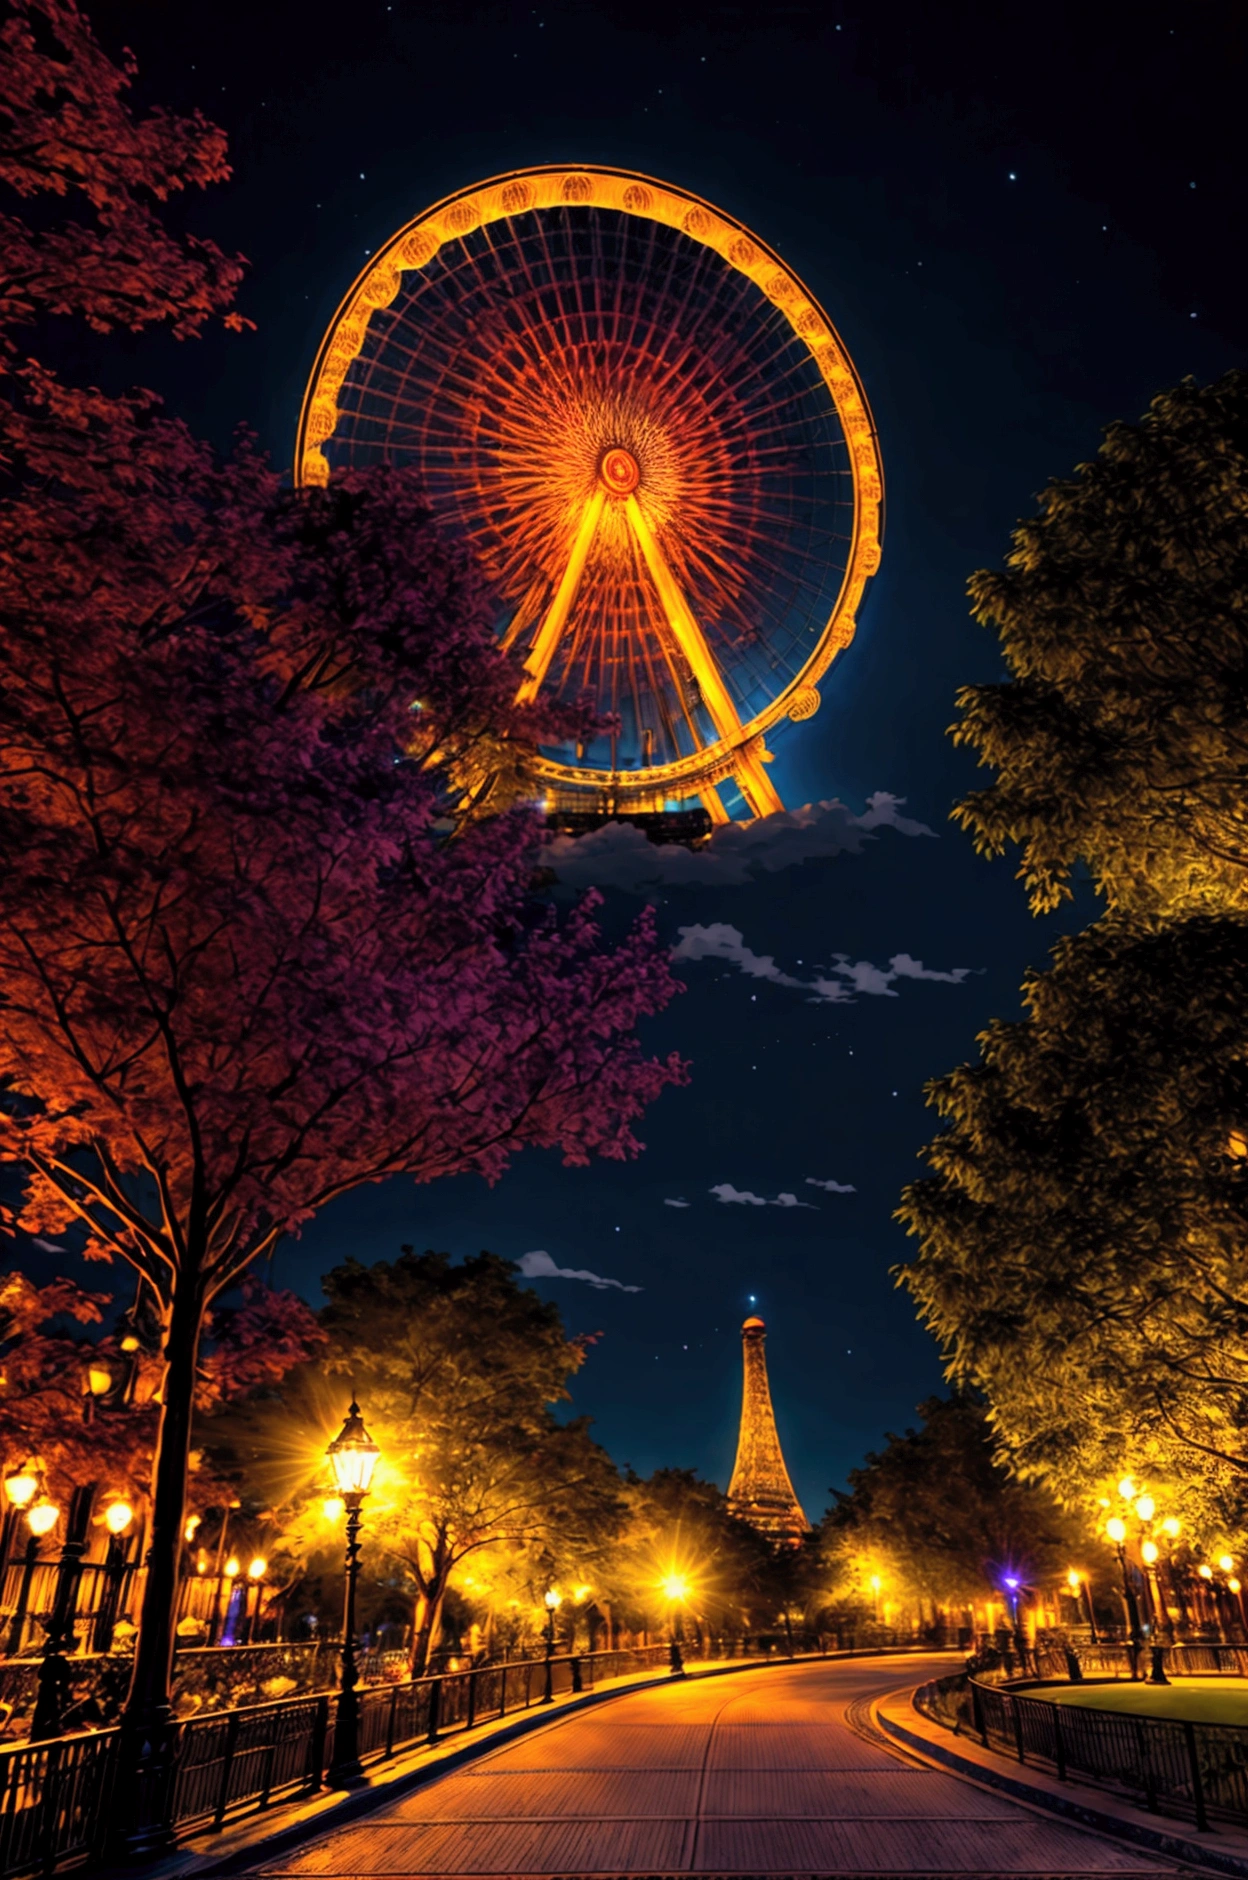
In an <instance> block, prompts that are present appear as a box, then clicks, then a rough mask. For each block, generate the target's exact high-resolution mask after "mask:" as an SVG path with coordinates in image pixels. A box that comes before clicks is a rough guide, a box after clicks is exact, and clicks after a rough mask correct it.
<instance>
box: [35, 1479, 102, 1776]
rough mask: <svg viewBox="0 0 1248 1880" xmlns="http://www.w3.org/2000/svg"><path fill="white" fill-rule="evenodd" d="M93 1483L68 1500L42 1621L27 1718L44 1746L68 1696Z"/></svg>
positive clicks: (55, 1729)
mask: <svg viewBox="0 0 1248 1880" xmlns="http://www.w3.org/2000/svg"><path fill="white" fill-rule="evenodd" d="M95 1489H96V1485H95V1483H94V1482H84V1483H83V1484H82V1486H81V1487H79V1488H76V1489H75V1490H74V1492H73V1495H72V1496H71V1498H70V1503H69V1518H68V1520H67V1521H66V1524H65V1545H64V1546H63V1547H62V1549H61V1558H60V1561H59V1563H58V1566H57V1570H56V1594H55V1597H54V1599H53V1602H52V1616H51V1618H50V1619H48V1620H47V1621H46V1625H47V1639H46V1642H45V1644H44V1647H43V1660H42V1662H41V1664H40V1666H39V1688H38V1693H37V1695H36V1697H35V1713H34V1716H33V1717H32V1719H31V1725H30V1740H31V1742H32V1743H46V1742H47V1741H48V1739H49V1738H50V1737H54V1736H59V1735H60V1734H61V1729H62V1727H63V1726H62V1719H63V1717H64V1712H65V1701H66V1699H67V1698H68V1696H69V1665H68V1664H67V1663H66V1659H67V1656H68V1654H69V1653H70V1652H72V1651H73V1649H74V1613H75V1611H76V1609H77V1605H78V1582H79V1581H80V1580H81V1578H82V1556H83V1555H84V1554H85V1553H86V1551H87V1530H88V1528H89V1527H90V1525H91V1509H92V1507H93V1506H94V1503H95Z"/></svg>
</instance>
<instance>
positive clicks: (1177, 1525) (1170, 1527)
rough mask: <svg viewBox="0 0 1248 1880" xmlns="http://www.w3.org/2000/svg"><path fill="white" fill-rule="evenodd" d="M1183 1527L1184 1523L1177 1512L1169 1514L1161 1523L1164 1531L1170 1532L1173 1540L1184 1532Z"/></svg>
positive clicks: (1165, 1532)
mask: <svg viewBox="0 0 1248 1880" xmlns="http://www.w3.org/2000/svg"><path fill="white" fill-rule="evenodd" d="M1182 1529H1183V1523H1182V1522H1181V1521H1180V1520H1179V1517H1178V1515H1177V1514H1168V1515H1167V1516H1166V1518H1165V1520H1164V1521H1163V1522H1162V1524H1161V1531H1162V1533H1163V1534H1168V1535H1169V1536H1170V1538H1171V1540H1175V1539H1176V1538H1177V1536H1178V1535H1179V1534H1180V1533H1181V1532H1182Z"/></svg>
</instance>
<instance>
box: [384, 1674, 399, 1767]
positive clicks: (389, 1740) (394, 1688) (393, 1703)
mask: <svg viewBox="0 0 1248 1880" xmlns="http://www.w3.org/2000/svg"><path fill="white" fill-rule="evenodd" d="M398 1710H399V1687H398V1685H397V1684H392V1685H391V1687H390V1714H389V1716H388V1717H387V1718H386V1755H387V1756H393V1755H394V1725H395V1719H396V1717H397V1716H398Z"/></svg>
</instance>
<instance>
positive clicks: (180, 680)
mask: <svg viewBox="0 0 1248 1880" xmlns="http://www.w3.org/2000/svg"><path fill="white" fill-rule="evenodd" d="M6 30H7V32H8V38H7V40H6V42H5V43H6V46H7V49H8V63H7V66H6V68H5V69H6V77H5V79H4V84H5V86H6V88H7V89H6V90H5V92H4V94H3V96H2V97H0V176H2V177H3V180H5V181H7V183H8V185H9V189H10V193H11V194H12V195H15V196H16V198H17V201H18V204H19V206H20V204H21V201H22V199H24V198H30V197H32V196H35V195H38V194H40V193H42V194H44V195H48V194H51V195H53V196H60V197H66V196H68V197H71V198H72V199H73V200H74V202H75V203H76V204H78V205H79V208H80V211H81V213H80V218H79V219H78V220H76V221H74V222H73V223H72V225H70V226H69V227H68V229H67V230H66V231H63V232H62V233H60V234H58V233H57V232H56V231H55V230H53V231H45V230H43V229H42V227H41V226H37V225H36V224H35V223H32V222H28V221H27V220H26V219H25V218H24V217H23V216H21V215H17V214H10V215H8V216H7V217H6V219H5V220H4V221H3V223H0V272H2V273H5V274H6V275H9V274H11V275H12V276H13V278H14V279H15V280H17V282H18V283H19V286H18V289H17V290H15V291H16V298H15V299H14V301H13V302H12V306H11V310H10V318H11V319H13V320H24V319H26V318H27V317H28V310H29V312H31V313H33V314H40V313H66V312H76V313H79V314H81V315H82V316H83V317H84V318H85V319H86V320H87V321H88V322H89V323H90V324H91V325H93V326H96V327H99V328H103V329H107V328H109V327H111V326H115V325H118V324H121V325H127V326H138V325H143V324H145V323H146V322H148V321H154V320H160V319H164V320H166V321H167V322H170V323H171V324H172V326H173V328H174V330H175V331H177V332H180V333H188V334H189V333H192V332H195V331H197V330H198V329H199V327H200V326H201V325H202V324H203V322H204V320H205V319H207V318H208V317H209V316H210V315H214V314H216V313H219V312H221V311H222V310H223V309H224V308H225V307H227V306H228V302H229V296H230V293H231V291H232V289H233V287H234V285H235V283H236V281H237V278H238V275H237V265H236V264H235V263H232V262H227V261H225V260H224V259H223V258H222V257H220V256H219V255H218V254H217V253H216V251H215V250H212V249H211V248H210V247H209V246H207V245H205V244H203V243H201V242H199V241H197V240H194V239H192V238H183V239H179V238H175V237H172V236H170V237H167V238H166V237H165V236H162V235H160V234H158V233H157V232H156V231H157V230H158V228H159V222H158V219H157V218H155V211H154V210H152V208H151V206H150V205H151V202H152V201H155V202H159V201H161V200H163V199H164V198H165V197H167V196H168V195H169V193H170V192H171V191H174V190H178V189H184V188H187V187H189V186H191V185H195V186H198V185H201V184H203V183H205V182H208V181H211V180H215V179H217V178H219V177H220V176H221V175H223V174H224V156H223V150H224V146H223V141H222V138H221V134H220V132H219V131H217V130H216V129H215V128H214V127H212V126H210V125H208V124H207V123H206V122H205V121H204V120H202V119H200V118H197V117H196V118H184V119H172V118H169V117H168V116H166V115H162V114H153V115H152V116H149V117H148V118H146V119H142V120H138V119H135V118H134V117H133V115H132V114H131V113H130V111H129V108H128V106H127V104H126V100H125V97H124V89H125V85H126V83H127V82H128V74H127V73H126V72H124V71H121V70H119V69H118V68H115V67H112V66H111V65H110V64H109V62H108V61H107V60H106V59H105V58H104V56H103V54H102V53H101V52H100V51H99V49H98V47H96V45H95V43H94V41H93V39H92V37H91V34H90V31H89V28H88V27H87V26H86V24H85V22H84V21H83V20H82V18H81V16H80V15H79V14H78V13H77V12H76V11H75V9H74V8H73V7H72V6H70V5H68V4H62V3H60V0H19V4H18V6H17V8H16V11H15V13H14V14H13V16H12V18H11V20H10V24H9V27H8V28H7V29H6ZM149 199H150V200H149ZM58 244H59V245H58ZM75 283H76V285H75ZM110 283H111V287H110ZM4 346H5V348H6V350H5V353H4V357H3V370H4V371H5V373H6V374H7V385H8V388H9V390H10V392H11V394H12V395H11V397H9V398H8V399H7V400H5V401H0V454H2V456H3V461H4V464H5V468H6V474H7V483H6V486H5V490H4V500H3V508H2V509H0V610H2V611H3V617H4V621H5V629H6V630H5V640H4V647H3V656H2V657H3V665H2V668H0V681H2V689H0V748H2V750H3V761H2V762H0V861H2V863H3V866H2V867H0V997H2V1000H3V1004H2V1009H0V1082H2V1085H3V1088H4V1091H5V1102H4V1106H3V1114H2V1117H0V1122H2V1125H3V1130H2V1135H0V1150H2V1153H3V1155H4V1156H5V1157H7V1158H8V1159H10V1160H13V1161H16V1162H19V1163H21V1164H23V1165H24V1166H25V1168H26V1169H27V1170H28V1171H29V1172H30V1180H29V1184H28V1187H27V1191H26V1197H25V1203H24V1207H23V1209H22V1213H21V1217H20V1218H21V1222H22V1225H23V1226H25V1227H26V1228H27V1229H29V1230H30V1231H32V1232H34V1233H38V1234H56V1233H60V1232H62V1231H64V1230H66V1229H67V1228H69V1227H71V1226H72V1225H74V1224H77V1225H78V1226H80V1227H81V1228H82V1229H83V1230H85V1234H86V1252H87V1255H88V1257H90V1258H102V1259H121V1260H123V1261H126V1262H128V1263H129V1264H130V1265H131V1266H133V1267H134V1268H135V1269H136V1271H137V1272H138V1273H139V1274H140V1275H141V1276H142V1277H143V1279H144V1280H145V1281H146V1283H147V1285H148V1287H149V1288H150V1291H151V1295H152V1297H153V1299H154V1300H155V1301H156V1302H157V1304H158V1307H159V1310H160V1313H161V1315H162V1318H163V1323H164V1331H165V1342H164V1361H165V1367H166V1368H165V1374H164V1378H163V1383H162V1390H161V1426H160V1435H159V1441H158V1457H157V1464H156V1469H155V1476H154V1484H153V1525H152V1537H151V1548H150V1553H149V1557H148V1573H147V1579H146V1587H145V1594H144V1605H143V1612H142V1616H141V1624H140V1635H139V1642H138V1646H137V1650H136V1657H135V1668H134V1681H133V1684H132V1688H131V1693H130V1698H129V1701H128V1710H127V1719H128V1723H127V1727H128V1729H129V1730H130V1731H131V1732H132V1734H133V1736H134V1738H135V1740H136V1742H138V1743H140V1744H142V1745H144V1746H145V1748H144V1755H145V1756H148V1757H150V1758H152V1759H154V1760H155V1761H156V1762H157V1763H159V1762H160V1761H161V1759H162V1758H163V1757H164V1756H165V1755H166V1753H167V1750H168V1736H167V1732H166V1731H165V1730H164V1729H163V1727H162V1725H161V1720H162V1719H165V1720H167V1719H168V1716H169V1711H168V1692H169V1671H170V1660H171V1655H172V1648H173V1614H174V1604H175V1596H176V1581H177V1564H178V1557H179V1549H180V1546H181V1534H182V1522H183V1512H184V1504H185V1491H186V1468H187V1452H188V1444H189V1437H190V1428H191V1416H192V1408H193V1399H194V1382H195V1376H196V1369H197V1364H198V1348H199V1340H200V1334H201V1328H202V1326H203V1322H204V1316H205V1313H206V1312H207V1311H208V1309H209V1308H210V1306H211V1304H212V1302H213V1301H214V1300H216V1299H218V1298H220V1297H221V1296H222V1295H223V1294H224V1293H226V1292H227V1291H228V1290H229V1288H230V1287H232V1286H233V1285H234V1284H235V1283H236V1282H237V1280H238V1279H239V1278H240V1276H241V1275H242V1274H243V1273H244V1271H245V1270H246V1269H247V1267H248V1266H249V1265H250V1264H251V1262H253V1261H254V1260H255V1259H256V1258H257V1257H259V1256H262V1255H264V1254H266V1253H268V1252H269V1251H270V1250H271V1249H272V1247H273V1246H274V1244H275V1242H276V1241H277V1239H278V1238H279V1237H280V1236H281V1235H282V1234H285V1233H291V1232H295V1231H297V1230H298V1228H299V1226H300V1224H301V1223H302V1222H303V1221H306V1220H307V1219H308V1218H309V1217H310V1216H311V1215H312V1214H313V1213H314V1212H315V1211H316V1209H317V1208H319V1207H320V1206H322V1205H323V1204H324V1203H325V1202H326V1201H328V1200H330V1199H331V1198H333V1197H334V1196H336V1195H340V1194H343V1193H345V1192H347V1191H348V1190H349V1189H351V1188H353V1187H355V1186H357V1185H358V1184H360V1183H362V1182H367V1181H377V1180H381V1179H384V1178H385V1177H387V1176H389V1175H395V1174H407V1175H410V1176H412V1177H414V1178H415V1179H417V1180H421V1181H426V1180H430V1179H432V1178H433V1177H435V1176H437V1175H440V1174H446V1173H453V1172H457V1171H463V1170H468V1169H472V1170H476V1171H478V1172H480V1173H482V1174H484V1175H486V1176H487V1178H490V1179H493V1178H495V1177H497V1176H498V1175H499V1174H500V1173H501V1171H502V1169H503V1168H504V1167H505V1165H506V1163H507V1160H508V1158H509V1156H510V1155H511V1154H512V1153H513V1152H514V1151H515V1150H516V1149H518V1148H520V1147H521V1146H523V1145H525V1144H540V1145H543V1146H546V1147H550V1148H558V1149H559V1150H560V1151H561V1153H562V1154H563V1155H564V1156H565V1158H567V1159H568V1160H571V1161H578V1162H579V1161H585V1160H587V1159H588V1158H589V1157H590V1156H591V1155H593V1154H595V1153H601V1154H606V1155H610V1156H616V1157H623V1156H628V1155H631V1154H633V1153H635V1151H636V1149H637V1147H638V1144H637V1142H636V1140H635V1138H634V1135H633V1128H632V1126H633V1124H634V1122H635V1121H636V1119H637V1118H638V1116H639V1115H640V1113H641V1111H642V1109H643V1108H644V1106H645V1104H646V1103H648V1102H649V1101H650V1100H651V1099H652V1098H653V1097H655V1096H656V1095H657V1094H658V1092H659V1091H660V1090H661V1089H662V1087H663V1086H664V1085H665V1084H666V1083H668V1082H671V1081H673V1080H674V1079H678V1078H679V1077H680V1076H681V1075H682V1071H681V1069H680V1067H679V1065H678V1064H677V1063H676V1062H675V1061H674V1060H669V1061H668V1062H667V1063H657V1062H653V1061H648V1060H646V1059H644V1058H643V1057H642V1055H641V1052H640V1050H639V1047H638V1044H637V1041H636V1036H635V1025H636V1022H637V1020H638V1019H639V1018H641V1017H643V1016H645V1015H646V1014H649V1013H652V1012H655V1011H657V1010H659V1009H660V1008H661V1007H662V1006H663V1005H664V1004H665V1003H666V1002H667V1000H668V999H669V998H670V996H671V994H672V992H673V991H674V989H675V984H676V982H675V981H674V979H673V977H672V975H671V972H670V969H669V967H668V964H667V961H666V956H665V954H664V953H663V952H662V951H661V949H660V948H659V947H658V945H657V942H656V939H655V935H654V929H653V925H652V923H651V922H649V921H646V920H643V921H642V922H640V923H639V924H638V926H637V927H636V928H635V930H634V932H633V934H632V936H631V938H630V939H628V940H627V941H626V942H624V943H623V944H622V945H620V946H616V947H614V948H612V949H607V948H604V946H603V945H602V943H601V940H600V936H599V934H598V931H597V928H596V926H595V923H594V919H593V907H592V904H591V903H588V902H587V903H582V904H581V906H580V907H579V908H577V909H576V910H574V911H573V912H572V913H571V914H569V915H568V916H567V917H566V918H564V919H562V920H560V919H558V918H557V917H556V914H555V912H554V911H553V910H552V909H550V908H541V907H535V906H533V905H532V904H531V902H530V900H529V896H528V885H529V881H530V876H531V870H532V863H531V850H532V848H533V845H534V841H535V834H536V831H535V824H534V821H533V818H532V816H531V814H529V813H527V812H525V811H515V812H513V813H511V814H509V815H504V816H499V817H495V818H494V819H492V820H488V821H487V820H479V821H477V822H473V821H472V819H471V812H472V810H473V809H474V807H475V806H476V799H477V798H478V797H479V796H480V795H481V794H482V791H483V790H484V792H485V793H486V794H488V789H489V777H488V776H487V777H486V778H485V781H484V784H481V783H480V781H479V776H480V770H481V763H480V758H479V750H480V748H481V747H483V746H488V747H489V748H490V749H491V750H495V749H506V748H508V747H509V746H511V745H513V744H515V743H516V742H518V741H522V740H523V739H525V738H528V737H532V736H534V735H537V733H538V731H539V729H540V726H541V722H542V721H541V718H540V714H535V713H534V712H533V711H532V710H530V711H529V712H528V713H527V714H521V713H518V712H516V711H515V710H514V709H513V710H511V711H510V712H509V713H507V714H504V713H502V711H501V706H500V709H499V710H498V711H497V712H496V711H495V706H496V705H499V703H500V701H504V700H505V699H506V698H507V697H508V696H512V697H514V687H515V684H516V680H517V674H516V672H515V670H514V669H512V668H509V667H508V665H507V662H506V660H505V659H504V658H503V656H502V655H501V654H500V653H499V652H498V651H497V649H496V647H495V645H494V643H493V638H492V634H491V630H490V619H489V612H488V608H487V607H486V604H485V600H484V597H483V595H482V592H481V589H480V585H479V583H478V581H477V579H476V577H475V575H474V573H473V571H472V569H471V567H469V566H468V565H467V563H466V562H465V560H464V558H463V557H462V556H461V555H460V554H459V553H458V552H456V551H455V550H453V549H450V548H448V547H446V546H445V545H444V544H442V543H441V542H440V541H439V539H438V538H437V535H436V532H435V531H434V529H433V525H432V521H431V518H430V517H429V515H428V512H427V510H425V508H424V507H423V504H422V503H421V500H420V498H419V496H418V494H417V493H416V492H414V491H413V490H411V489H410V488H409V487H408V486H407V484H406V483H405V481H404V480H403V479H402V478H401V477H395V476H388V477H380V478H377V479H374V480H373V481H372V482H371V483H370V481H369V479H367V478H356V479H354V480H351V481H350V482H347V483H343V484H341V485H340V486H338V487H337V488H335V489H331V490H330V491H328V492H315V493H312V494H309V495H307V496H304V495H298V494H291V493H289V492H284V491H283V490H282V489H281V488H280V487H279V484H278V481H277V479H276V478H275V476H274V475H273V473H272V472H271V470H270V469H269V468H268V466H267V465H266V464H265V463H263V462H262V461H261V460H260V459H259V458H258V457H257V456H256V455H255V454H254V452H252V451H251V450H250V449H249V447H248V446H247V445H246V443H243V444H241V445H240V446H239V448H238V449H237V451H236V452H235V454H234V455H233V456H232V457H231V458H230V459H228V460H227V461H225V462H221V461H219V460H217V459H216V458H214V457H213V455H212V454H211V452H209V451H208V450H207V449H206V447H204V446H203V445H201V444H199V443H197V442H196V441H195V440H194V439H193V438H192V437H191V436H190V434H189V433H188V432H187V430H186V429H185V427H184V426H182V425H180V424H179V423H177V422H176V421H174V420H171V419H169V418H168V417H166V416H164V415H163V414H162V413H161V412H160V410H159V408H158V404H157V401H156V400H155V399H153V398H152V397H151V395H150V394H145V393H142V392H137V393H134V394H132V395H130V396H129V397H126V398H124V399H111V398H107V397H104V396H102V395H101V394H99V393H97V392H88V391H81V390H77V389H74V388H68V387H66V386H64V385H62V384H61V383H60V382H59V381H58V380H56V379H55V378H54V377H53V376H52V375H51V374H50V373H49V372H47V371H46V370H44V369H43V368H42V367H40V366H38V365H37V364H33V363H30V362H27V361H23V360H19V358H18V356H17V353H16V350H15V343H14V341H13V339H12V329H10V331H9V333H8V334H7V335H6V336H5V338H4ZM483 702H484V703H483Z"/></svg>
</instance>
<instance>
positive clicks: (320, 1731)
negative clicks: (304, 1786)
mask: <svg viewBox="0 0 1248 1880" xmlns="http://www.w3.org/2000/svg"><path fill="white" fill-rule="evenodd" d="M328 1740H329V1695H328V1693H326V1694H325V1695H324V1696H322V1697H318V1698H317V1700H316V1710H315V1711H314V1713H313V1716H312V1741H311V1742H310V1743H309V1744H308V1787H309V1788H310V1789H312V1790H316V1789H319V1788H320V1786H321V1783H322V1782H323V1781H324V1779H325V1745H326V1743H327V1741H328Z"/></svg>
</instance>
